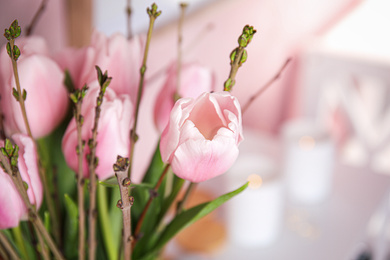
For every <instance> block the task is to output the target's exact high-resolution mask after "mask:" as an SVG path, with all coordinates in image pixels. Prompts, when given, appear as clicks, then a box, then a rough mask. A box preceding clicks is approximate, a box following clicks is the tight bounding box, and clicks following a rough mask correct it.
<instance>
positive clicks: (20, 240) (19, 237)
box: [11, 225, 36, 259]
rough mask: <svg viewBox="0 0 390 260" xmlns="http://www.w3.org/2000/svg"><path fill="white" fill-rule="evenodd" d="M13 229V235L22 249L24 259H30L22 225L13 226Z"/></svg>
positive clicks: (18, 246)
mask: <svg viewBox="0 0 390 260" xmlns="http://www.w3.org/2000/svg"><path fill="white" fill-rule="evenodd" d="M11 231H12V235H13V236H14V239H15V243H16V245H17V248H18V249H19V250H20V254H21V257H22V258H24V259H29V257H28V254H27V249H26V246H25V241H24V240H23V236H22V231H21V229H20V225H19V226H17V227H14V228H12V229H11ZM31 235H32V236H34V234H33V233H31ZM35 249H36V247H35Z"/></svg>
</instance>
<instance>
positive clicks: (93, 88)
mask: <svg viewBox="0 0 390 260" xmlns="http://www.w3.org/2000/svg"><path fill="white" fill-rule="evenodd" d="M99 91H100V88H99V86H98V83H97V82H94V83H91V84H90V87H89V89H88V91H87V94H86V95H85V98H84V100H83V103H82V108H81V114H82V116H83V117H84V124H83V126H82V133H81V136H82V139H83V140H85V141H86V143H87V144H88V140H89V139H90V138H92V127H93V124H94V120H95V107H96V98H97V96H98V93H99ZM133 111H134V110H133V105H132V103H131V101H130V98H129V96H128V95H119V96H117V95H116V94H115V92H114V91H113V90H112V89H110V87H108V88H107V90H106V93H105V95H104V99H103V104H102V106H101V113H100V119H99V124H98V135H97V148H96V156H97V157H98V158H99V164H98V166H97V168H96V174H97V175H98V177H99V179H101V180H103V179H107V178H109V177H111V176H112V175H113V174H114V172H113V170H112V165H113V164H114V163H115V162H116V157H117V155H121V156H122V157H128V156H129V148H130V138H129V136H130V128H131V125H132V122H133V113H134V112H133ZM87 144H86V145H85V149H84V154H85V155H86V154H87V153H89V148H88V145H87ZM76 146H77V127H76V122H75V120H74V119H72V121H71V122H70V123H69V125H68V128H67V129H66V131H65V134H64V137H63V139H62V150H63V153H64V156H65V160H66V162H67V163H68V165H69V166H70V168H72V169H73V170H74V171H76V172H77V170H78V156H77V154H76ZM83 175H84V176H85V177H88V176H89V172H88V162H87V159H86V156H84V161H83Z"/></svg>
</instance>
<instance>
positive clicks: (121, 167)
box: [114, 155, 134, 260]
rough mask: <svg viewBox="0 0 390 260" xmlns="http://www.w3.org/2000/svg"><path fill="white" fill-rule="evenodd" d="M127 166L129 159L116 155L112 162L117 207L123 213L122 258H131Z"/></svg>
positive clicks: (129, 259) (131, 203)
mask: <svg viewBox="0 0 390 260" xmlns="http://www.w3.org/2000/svg"><path fill="white" fill-rule="evenodd" d="M128 167H129V159H128V158H123V157H121V156H119V155H118V158H117V161H116V163H115V164H114V171H115V176H116V178H117V179H118V185H119V190H120V193H121V199H120V200H119V201H118V203H117V207H118V208H120V209H121V210H122V215H123V239H122V242H123V255H124V259H127V260H131V249H132V248H131V242H132V236H131V206H132V205H133V202H134V198H133V197H129V186H130V183H131V182H130V179H129V178H128V177H127V168H128Z"/></svg>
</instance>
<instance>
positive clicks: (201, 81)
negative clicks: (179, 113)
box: [154, 63, 214, 132]
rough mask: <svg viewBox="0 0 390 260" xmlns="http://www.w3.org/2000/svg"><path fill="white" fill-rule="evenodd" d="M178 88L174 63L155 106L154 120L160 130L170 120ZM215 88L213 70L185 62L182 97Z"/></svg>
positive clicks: (181, 86) (181, 89)
mask: <svg viewBox="0 0 390 260" xmlns="http://www.w3.org/2000/svg"><path fill="white" fill-rule="evenodd" d="M176 88H177V69H176V63H174V64H173V65H172V66H171V67H170V68H169V70H168V73H167V79H166V81H165V83H164V86H163V87H162V88H161V91H160V94H159V95H158V97H157V100H156V104H155V107H154V122H155V124H156V126H157V128H158V130H159V131H160V132H162V131H163V130H164V128H165V127H166V126H167V124H168V121H169V114H170V112H171V110H172V108H173V106H174V104H175V100H174V95H175V92H176ZM212 90H214V76H213V74H212V72H211V71H210V70H209V69H207V68H205V67H202V66H200V65H199V64H196V63H188V64H184V65H183V66H182V69H181V75H180V88H179V93H178V94H179V96H180V97H191V98H197V97H198V96H199V95H200V94H202V93H204V92H211V91H212Z"/></svg>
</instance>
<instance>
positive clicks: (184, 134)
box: [160, 92, 243, 182]
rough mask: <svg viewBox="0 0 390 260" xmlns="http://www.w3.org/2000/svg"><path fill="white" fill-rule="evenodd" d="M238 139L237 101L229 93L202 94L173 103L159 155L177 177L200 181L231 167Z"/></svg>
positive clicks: (240, 133) (236, 152)
mask: <svg viewBox="0 0 390 260" xmlns="http://www.w3.org/2000/svg"><path fill="white" fill-rule="evenodd" d="M242 140H243V137H242V119H241V108H240V104H239V103H238V100H237V99H236V98H235V97H234V96H232V95H231V94H230V93H229V92H215V93H204V94H203V95H201V96H199V97H198V98H197V99H192V98H182V99H180V100H178V101H177V102H176V104H175V106H174V107H173V109H172V111H171V115H170V118H169V123H168V125H167V127H166V128H165V130H164V132H163V133H162V136H161V141H160V152H161V157H162V159H163V161H164V162H166V163H170V164H171V166H172V170H173V172H174V173H175V174H176V175H177V176H179V177H180V178H183V179H186V180H189V181H191V182H202V181H205V180H208V179H211V178H214V177H216V176H218V175H220V174H222V173H224V172H225V171H227V170H228V169H229V168H230V167H231V166H232V165H233V163H234V161H235V160H236V158H237V156H238V145H239V143H240V142H241V141H242Z"/></svg>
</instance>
